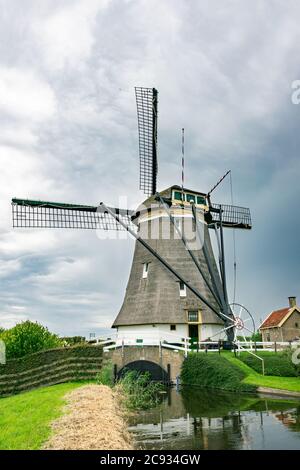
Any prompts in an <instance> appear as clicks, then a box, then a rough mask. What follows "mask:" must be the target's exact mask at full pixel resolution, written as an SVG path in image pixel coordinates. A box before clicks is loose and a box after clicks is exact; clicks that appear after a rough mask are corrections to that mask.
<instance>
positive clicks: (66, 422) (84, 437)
mask: <svg viewBox="0 0 300 470" xmlns="http://www.w3.org/2000/svg"><path fill="white" fill-rule="evenodd" d="M66 400H67V406H66V409H65V414H64V415H63V416H62V417H60V418H59V419H57V420H56V421H55V422H54V423H53V425H52V428H53V435H52V437H51V438H50V439H49V441H48V442H47V443H46V444H45V446H44V449H63V450H66V449H72V450H75V449H80V450H85V449H86V450H89V449H101V450H120V449H121V450H123V449H124V450H130V449H133V442H132V438H131V436H130V434H129V432H128V431H127V423H126V417H125V412H124V410H123V408H122V404H121V397H120V395H119V394H118V392H117V391H113V390H112V389H111V388H109V387H107V386H105V385H85V386H83V387H80V388H78V389H76V390H73V391H72V392H70V393H69V394H67V395H66Z"/></svg>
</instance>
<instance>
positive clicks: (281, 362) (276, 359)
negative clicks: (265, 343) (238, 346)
mask: <svg viewBox="0 0 300 470" xmlns="http://www.w3.org/2000/svg"><path fill="white" fill-rule="evenodd" d="M258 355H260V357H262V358H263V360H264V363H265V375H274V376H278V377H297V376H298V372H297V369H296V367H295V366H294V364H293V363H292V361H291V359H290V358H289V357H288V356H285V355H282V354H280V353H277V354H276V353H274V354H272V353H266V354H258ZM239 359H240V360H241V361H243V362H244V363H245V364H247V366H249V367H251V368H252V369H254V370H255V371H256V372H258V373H259V374H261V373H262V363H261V361H260V360H259V359H257V357H255V356H252V355H251V354H248V353H242V354H241V355H240V357H239Z"/></svg>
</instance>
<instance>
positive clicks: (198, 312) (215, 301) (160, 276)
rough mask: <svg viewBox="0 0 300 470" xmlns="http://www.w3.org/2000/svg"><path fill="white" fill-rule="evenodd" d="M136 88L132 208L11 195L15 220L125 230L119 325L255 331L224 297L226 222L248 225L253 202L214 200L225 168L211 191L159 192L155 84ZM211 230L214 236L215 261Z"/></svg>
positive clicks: (200, 336)
mask: <svg viewBox="0 0 300 470" xmlns="http://www.w3.org/2000/svg"><path fill="white" fill-rule="evenodd" d="M135 94H136V104H137V116H138V135H139V158H140V189H141V190H142V191H143V192H144V194H145V195H146V196H147V198H146V200H145V201H144V202H143V203H142V204H141V205H140V206H139V207H138V208H137V209H136V210H131V209H126V208H125V209H123V208H114V207H110V206H108V205H106V204H105V203H104V202H101V203H100V204H99V205H97V206H86V205H79V204H68V203H57V202H49V201H36V200H30V199H18V198H13V199H12V216H13V226H14V227H15V228H68V229H92V230H93V229H100V230H126V231H127V232H129V233H130V234H131V235H132V236H133V237H134V238H135V239H136V244H135V251H134V256H133V261H132V266H131V271H130V276H129V281H128V285H127V288H126V293H125V297H124V301H123V305H122V307H121V309H120V311H119V313H118V315H117V317H116V319H115V321H114V324H113V327H114V328H117V331H118V332H120V333H124V332H130V331H132V330H134V331H140V332H141V334H142V332H145V331H151V330H152V329H153V328H156V329H157V330H159V331H160V332H162V333H163V332H165V333H167V332H170V331H171V332H172V331H176V332H177V333H178V334H180V335H182V336H184V337H186V336H189V337H192V338H194V339H195V340H196V341H197V342H198V341H200V340H207V339H213V338H216V339H225V338H227V339H228V340H229V341H234V340H235V339H236V337H237V334H247V335H248V336H249V334H252V333H253V332H254V331H255V325H254V323H253V319H252V317H251V315H250V314H249V312H248V311H247V310H246V309H245V308H244V307H243V306H240V305H237V304H235V305H230V304H229V302H228V295H227V286H226V270H225V256H224V254H225V251H224V236H223V230H224V229H226V228H232V229H244V230H248V229H251V227H252V223H251V216H250V210H249V209H248V208H244V207H238V206H233V205H226V204H217V203H213V202H212V201H211V195H212V192H213V191H214V190H215V188H216V187H217V186H218V185H219V184H220V183H221V181H222V180H223V179H224V178H225V177H226V175H224V177H223V178H221V180H219V181H218V183H217V184H216V185H215V186H214V187H213V188H212V189H211V190H210V191H209V192H200V191H194V190H189V189H188V188H184V187H183V186H178V185H173V186H170V187H169V188H167V189H165V190H162V191H159V192H157V173H158V163H157V122H158V115H157V109H158V92H157V90H156V89H155V88H142V87H136V88H135ZM166 227H167V229H168V230H167V232H168V236H165V228H166ZM186 227H188V229H187V228H186ZM154 232H155V234H156V236H153V233H154ZM190 232H192V234H193V237H192V238H193V242H191V237H190ZM210 232H213V233H214V234H215V236H216V240H217V247H218V253H219V255H218V262H217V261H216V258H215V256H214V252H213V249H212V244H211V238H210ZM149 233H150V236H149ZM195 241H196V244H195V243H194V242H195ZM236 308H239V310H238V311H237V310H236ZM245 313H246V318H243V315H244V314H245ZM247 322H249V323H248V324H247Z"/></svg>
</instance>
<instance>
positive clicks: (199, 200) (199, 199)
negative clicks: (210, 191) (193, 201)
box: [197, 196, 206, 205]
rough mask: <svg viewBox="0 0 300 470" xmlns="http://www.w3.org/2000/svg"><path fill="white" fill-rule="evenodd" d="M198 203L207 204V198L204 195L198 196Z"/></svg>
mask: <svg viewBox="0 0 300 470" xmlns="http://www.w3.org/2000/svg"><path fill="white" fill-rule="evenodd" d="M197 204H203V205H206V199H205V197H203V196H197Z"/></svg>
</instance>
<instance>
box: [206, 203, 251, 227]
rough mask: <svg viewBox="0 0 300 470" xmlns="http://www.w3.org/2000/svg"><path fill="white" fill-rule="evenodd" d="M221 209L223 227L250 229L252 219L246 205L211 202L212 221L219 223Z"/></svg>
mask: <svg viewBox="0 0 300 470" xmlns="http://www.w3.org/2000/svg"><path fill="white" fill-rule="evenodd" d="M220 210H221V211H222V225H223V227H231V228H241V229H251V228H252V221H251V214H250V209H248V207H239V206H232V205H230V204H211V207H210V212H211V214H212V223H216V224H217V225H218V224H220Z"/></svg>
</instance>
